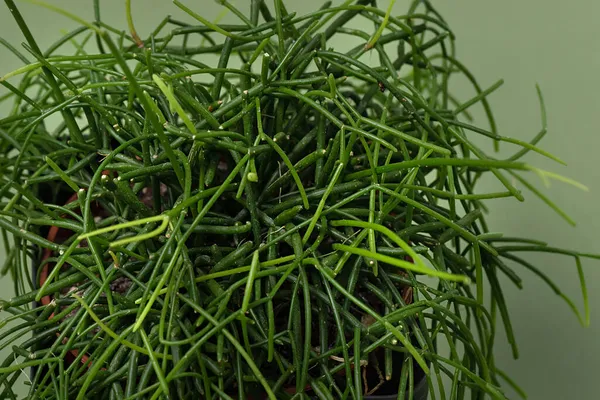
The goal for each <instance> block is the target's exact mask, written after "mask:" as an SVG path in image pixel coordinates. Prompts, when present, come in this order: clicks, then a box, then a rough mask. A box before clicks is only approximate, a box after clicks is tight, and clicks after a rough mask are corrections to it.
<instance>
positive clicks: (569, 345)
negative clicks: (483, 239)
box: [0, 0, 600, 400]
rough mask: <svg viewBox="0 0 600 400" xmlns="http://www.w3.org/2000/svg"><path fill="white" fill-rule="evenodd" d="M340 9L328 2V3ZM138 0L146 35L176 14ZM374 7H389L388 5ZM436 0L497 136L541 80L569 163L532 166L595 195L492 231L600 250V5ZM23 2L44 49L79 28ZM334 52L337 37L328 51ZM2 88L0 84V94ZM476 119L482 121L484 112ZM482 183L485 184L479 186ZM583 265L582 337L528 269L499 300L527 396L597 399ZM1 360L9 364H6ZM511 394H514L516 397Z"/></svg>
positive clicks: (80, 0)
mask: <svg viewBox="0 0 600 400" xmlns="http://www.w3.org/2000/svg"><path fill="white" fill-rule="evenodd" d="M49 1H50V2H51V3H52V4H55V5H59V6H61V7H64V8H67V9H68V10H69V11H71V12H73V13H75V14H77V15H79V16H81V17H83V18H85V19H87V20H91V19H92V15H93V12H92V6H91V4H92V2H91V0H89V1H88V0H86V1H84V0H55V1H52V0H49ZM232 2H233V1H232ZM340 2H341V1H339V0H338V1H334V4H336V3H340ZM133 3H134V19H135V23H136V28H137V30H138V33H139V34H140V36H142V37H145V36H146V35H147V33H148V32H149V31H150V29H151V28H153V27H154V26H155V25H156V24H157V23H158V21H159V20H161V19H162V18H163V17H164V16H165V15H166V14H172V15H173V16H176V17H178V18H183V16H182V13H181V12H180V11H179V10H178V9H177V8H176V7H174V6H173V5H172V4H171V2H170V1H168V0H137V1H133ZM185 3H186V4H188V5H189V6H190V7H191V8H192V9H195V10H196V11H198V12H200V13H202V15H203V16H205V17H206V18H208V19H214V18H215V17H216V16H217V15H218V14H219V12H220V10H221V8H220V6H219V5H218V4H216V2H214V1H212V0H188V1H186V2H185ZM235 3H236V4H237V5H239V6H241V5H244V4H247V3H248V1H247V0H237V1H235ZM284 3H285V4H286V6H287V7H288V9H289V10H290V11H294V10H295V11H297V12H298V13H305V12H308V11H311V10H313V9H314V8H315V7H317V6H320V5H321V4H322V3H323V2H322V1H319V0H302V1H296V0H294V1H291V0H284ZM380 3H381V5H382V6H385V5H387V1H385V0H384V1H381V0H380ZM407 3H408V2H406V1H398V2H397V4H396V10H397V11H398V12H400V11H404V10H405V9H406V7H407ZM432 3H433V4H434V5H436V6H437V7H438V8H439V10H440V11H441V12H442V15H443V16H444V17H445V19H446V20H447V22H448V23H449V24H450V27H451V28H452V30H453V31H454V32H455V34H456V36H457V44H458V56H459V59H461V60H462V61H463V62H464V63H465V64H466V65H468V66H469V67H470V68H471V70H472V71H473V73H474V74H475V76H476V77H477V78H478V79H479V82H480V83H481V85H482V87H488V86H490V85H491V84H493V83H494V82H495V81H496V80H497V79H498V78H504V80H505V84H504V86H503V87H502V88H501V89H500V90H499V91H497V92H496V93H494V94H493V95H492V97H491V98H490V101H491V103H492V106H493V109H494V110H495V115H496V118H497V121H498V125H499V128H500V129H499V130H500V133H501V134H503V135H506V136H514V137H516V138H519V139H522V140H530V139H531V138H532V137H533V136H534V135H535V134H536V133H537V132H538V131H539V127H540V122H539V121H540V120H539V107H538V104H537V97H536V92H535V84H536V83H539V84H540V86H541V88H542V90H543V93H544V96H545V100H546V106H547V109H548V120H549V134H548V136H547V138H546V139H545V140H544V141H543V142H542V146H541V147H542V148H544V149H545V150H548V151H550V152H552V153H554V154H556V155H558V156H559V157H561V158H562V159H563V160H565V161H566V162H567V163H568V164H569V167H568V168H564V167H561V166H559V165H557V164H551V163H549V162H547V161H546V160H543V159H541V158H538V157H535V156H530V157H529V158H528V159H527V161H528V162H530V163H535V165H537V166H540V167H542V168H548V169H550V170H552V171H554V172H558V173H561V174H564V175H567V176H570V177H573V178H576V179H577V180H578V181H580V182H583V183H585V184H586V185H588V186H589V187H590V192H583V191H579V190H577V189H573V188H572V187H570V186H567V185H564V184H561V183H559V182H556V183H553V185H552V187H551V188H549V189H544V192H545V193H547V194H549V195H550V196H551V197H552V198H553V199H554V200H555V201H556V203H558V204H559V205H560V206H561V207H563V209H564V210H565V211H567V213H568V214H569V215H570V216H572V217H573V218H574V219H575V220H576V221H577V222H578V227H577V228H572V227H571V226H569V225H568V224H567V223H566V222H564V221H563V220H562V219H560V218H559V217H558V216H557V215H556V214H554V213H553V212H552V211H551V210H550V209H548V208H547V207H546V206H545V205H544V204H543V203H541V202H540V201H538V200H537V199H536V198H534V197H533V196H532V195H531V194H530V193H525V194H526V199H527V200H526V202H525V203H519V202H518V201H516V200H514V199H506V200H494V201H493V203H491V214H490V215H489V216H488V221H489V223H490V228H491V230H492V231H501V232H505V233H506V234H510V235H516V236H527V237H529V236H530V237H535V238H538V239H541V240H545V241H548V242H549V243H551V244H554V245H557V246H561V247H568V248H573V249H576V250H581V251H589V252H598V253H600V246H598V244H597V243H598V232H600V218H598V217H597V209H596V206H595V205H596V204H599V203H600V179H598V176H599V173H598V168H597V163H596V156H597V154H598V148H599V145H600V135H599V132H598V129H597V126H598V122H597V117H598V116H599V115H600V100H599V98H598V97H599V91H600V74H599V73H598V71H600V44H599V42H598V39H597V38H598V35H599V34H600V24H598V23H597V16H598V15H600V2H598V1H593V0H570V1H558V0H528V1H518V0H504V1H495V2H492V1H482V0H457V1H450V0H432ZM18 5H19V7H20V9H21V11H22V13H23V15H24V17H25V19H26V20H27V22H28V23H29V25H30V27H31V28H32V31H33V34H34V36H35V38H36V39H37V40H38V42H39V44H40V47H42V49H43V48H45V47H46V46H48V45H49V44H50V43H52V42H53V41H54V40H56V39H57V38H58V37H59V36H60V35H61V30H64V29H67V30H69V29H72V28H73V27H74V26H75V23H74V22H72V21H70V20H67V19H66V18H64V17H61V16H58V15H56V14H53V13H50V12H48V11H46V10H44V9H40V8H38V7H36V6H32V5H30V4H25V3H23V2H18ZM102 17H103V19H104V20H108V19H110V20H111V23H112V25H113V26H118V27H120V28H122V29H126V22H125V13H124V1H120V0H104V1H102ZM226 20H227V18H226ZM367 28H369V29H372V28H370V27H369V26H367ZM0 36H1V37H2V38H4V39H6V40H7V41H8V42H10V43H12V44H13V45H15V46H17V47H19V48H20V46H19V45H20V43H21V42H23V37H22V35H21V33H20V31H19V30H18V28H17V26H16V24H15V23H14V22H13V20H12V17H11V15H10V13H9V12H8V10H7V8H6V7H5V5H4V4H0ZM338 40H339V39H338ZM335 44H336V42H335V41H333V43H330V45H333V46H335ZM20 66H21V63H20V61H19V60H18V59H16V57H14V56H13V55H12V54H10V53H9V52H8V51H7V50H6V49H4V48H3V47H1V46H0V75H4V74H5V73H7V72H9V71H11V70H13V69H15V68H18V67H20ZM456 90H457V92H458V93H459V94H460V95H461V98H462V99H463V100H464V99H467V98H469V97H470V96H472V90H471V89H470V88H469V86H468V85H466V84H464V85H462V84H459V85H457V87H456ZM5 91H6V89H4V88H2V87H0V95H2V94H4V93H5ZM6 113H7V108H6V107H5V106H3V105H2V106H0V118H2V117H3V116H4V115H6ZM476 115H478V116H481V114H480V113H479V114H476ZM505 147H506V146H505ZM538 183H539V182H538ZM484 185H491V184H490V183H485V182H484ZM538 187H541V184H540V185H538ZM484 189H486V188H482V189H481V190H482V191H483V190H484ZM3 259H4V255H3V254H0V261H4V260H3ZM528 259H529V260H531V261H534V262H535V263H536V265H537V266H539V267H540V268H541V269H542V270H543V271H545V272H546V273H547V274H549V275H550V276H551V277H552V278H553V279H554V280H555V281H556V282H557V283H559V284H560V286H561V288H562V289H563V290H564V291H565V292H566V293H567V294H569V295H572V296H573V297H575V298H576V299H579V298H580V295H579V293H580V292H579V289H578V279H577V275H576V271H575V267H574V264H573V262H572V260H570V259H568V258H563V257H560V256H557V257H546V256H539V255H532V256H530V257H528ZM584 266H585V270H586V273H587V277H588V290H589V296H590V303H591V306H592V323H591V326H590V327H589V328H586V329H584V328H582V327H581V326H579V325H578V323H577V319H576V317H575V316H574V315H573V314H572V313H571V312H570V310H569V309H568V307H567V306H566V305H565V304H564V303H563V302H562V300H561V299H560V298H559V297H558V296H556V295H555V294H554V293H553V292H552V291H551V290H550V289H549V288H548V287H547V286H545V285H544V283H543V282H541V281H539V280H538V279H536V278H535V277H533V276H532V275H531V274H530V273H528V272H527V271H522V274H521V275H522V277H523V280H524V286H525V288H524V290H522V291H519V290H518V289H517V288H515V287H513V286H512V285H511V284H510V282H505V283H506V294H505V295H506V298H507V302H508V305H509V308H510V311H511V313H512V321H513V326H514V329H515V332H516V336H517V341H518V344H519V347H520V352H521V357H520V359H519V360H517V361H514V360H512V357H511V353H510V350H509V347H508V346H507V344H506V340H505V338H504V335H502V334H501V333H500V334H499V338H498V340H497V342H498V343H497V363H498V364H499V365H500V366H501V367H502V368H503V369H504V370H505V371H506V372H508V373H509V374H510V375H511V376H512V377H514V378H515V379H516V381H517V382H518V383H519V384H520V385H521V386H522V387H523V388H524V389H525V391H526V392H527V393H528V394H529V398H530V399H533V400H537V399H583V400H587V399H597V398H598V394H597V390H596V387H597V386H596V382H595V379H597V376H598V375H599V373H600V366H599V363H598V360H600V343H599V341H598V338H599V337H600V295H599V294H598V289H600V269H599V267H600V265H599V264H598V263H594V262H591V261H590V262H586V263H585V265H584ZM518 271H519V272H521V270H519V269H518ZM11 293H12V284H11V282H10V279H9V278H8V277H3V278H0V297H2V298H6V297H10V296H11ZM4 316H5V315H2V317H4ZM0 358H1V359H4V356H3V355H2V357H0ZM594 393H596V394H594ZM509 397H510V398H515V396H514V394H513V393H512V392H509Z"/></svg>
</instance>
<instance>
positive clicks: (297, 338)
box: [0, 0, 597, 399]
mask: <svg viewBox="0 0 600 400" xmlns="http://www.w3.org/2000/svg"><path fill="white" fill-rule="evenodd" d="M5 3H6V5H7V9H8V10H9V11H10V12H11V13H12V15H13V16H14V18H15V21H16V22H17V23H18V25H19V27H20V29H21V30H22V32H23V35H24V37H25V39H26V43H25V45H24V50H17V49H16V48H13V47H11V48H10V49H11V51H13V53H15V55H16V56H18V57H20V58H21V59H22V60H23V61H24V63H25V64H24V65H23V67H21V68H19V69H17V70H15V71H12V72H9V73H7V74H5V75H4V76H3V77H2V78H0V83H2V85H3V86H4V87H5V88H6V89H7V91H5V92H4V94H2V97H0V99H1V101H4V102H9V103H10V104H11V105H12V111H11V112H10V114H8V115H3V116H1V118H0V134H1V138H0V147H1V152H2V153H1V154H2V158H1V160H2V161H1V163H0V166H1V174H2V185H1V188H0V193H1V195H2V196H1V199H2V200H1V201H2V211H1V213H0V214H1V215H0V228H1V230H2V236H3V241H4V246H5V248H6V251H7V255H6V260H5V262H4V263H3V267H2V273H4V274H10V275H11V278H12V279H13V281H14V283H15V289H16V292H17V295H16V296H15V297H13V298H11V299H4V300H3V301H2V303H1V308H2V310H3V311H4V312H7V313H10V314H11V316H10V317H8V318H6V319H5V320H4V322H3V323H2V324H3V326H5V325H6V323H7V322H9V321H19V322H18V324H17V325H15V326H13V327H11V328H7V327H3V328H2V330H1V331H0V346H1V347H2V348H3V349H5V348H10V349H11V350H12V353H11V354H10V355H9V356H8V357H7V358H6V359H5V360H0V361H1V362H2V363H1V364H0V392H1V393H2V397H3V398H15V397H16V395H15V393H14V391H15V382H16V381H17V380H18V379H19V377H20V376H22V374H23V373H26V371H27V369H28V368H31V375H30V377H29V382H28V384H29V385H30V389H29V396H31V397H35V398H63V399H64V398H77V399H87V398H110V399H122V398H128V399H134V398H150V399H156V398H181V399H186V398H190V399H197V398H206V399H230V398H239V399H246V398H249V399H250V398H251V399H264V398H269V399H286V398H290V399H291V398H295V399H300V398H319V399H333V398H340V399H341V398H347V399H357V398H371V399H392V398H393V399H404V398H414V399H425V398H427V396H428V392H429V393H431V394H433V393H439V394H440V396H441V398H451V399H463V398H466V397H467V396H471V397H472V398H484V397H486V396H487V397H491V398H494V399H503V398H505V396H504V394H503V389H502V388H503V387H505V386H506V385H510V386H514V387H515V388H517V390H518V387H517V386H516V384H515V383H513V382H512V380H511V379H510V378H509V377H508V376H507V375H506V374H505V373H504V372H502V371H500V370H499V369H498V368H497V366H496V365H495V363H494V352H493V345H494V341H495V336H496V333H497V332H498V330H505V331H506V334H507V337H508V340H509V341H510V343H511V345H512V347H513V353H514V355H515V357H516V356H517V355H518V352H517V345H516V341H515V338H514V335H513V333H512V329H511V324H510V312H509V310H508V309H507V307H506V303H505V301H504V297H503V285H502V284H501V283H500V278H501V277H502V278H508V279H509V280H510V281H512V283H514V284H516V285H517V286H519V285H520V279H519V276H518V270H517V269H516V268H521V267H524V268H526V269H528V270H530V271H532V272H534V273H535V274H537V275H538V276H539V277H540V278H541V279H543V280H545V281H546V282H547V283H548V284H549V286H550V288H551V289H553V290H554V291H555V292H556V293H557V294H558V295H560V296H562V297H563V298H564V299H565V300H566V302H567V303H568V305H569V306H570V307H571V308H572V309H573V310H574V312H575V313H576V315H577V316H578V317H579V319H580V321H581V323H582V324H584V325H586V324H587V323H588V319H589V313H588V304H587V295H586V290H585V280H584V276H583V271H582V267H581V262H580V260H581V258H584V257H593V258H596V257H597V256H594V255H590V254H584V253H578V252H573V251H567V250H562V249H557V248H555V247H551V246H550V245H547V244H546V243H543V242H540V241H537V240H535V239H531V238H517V237H506V236H503V235H502V234H500V233H497V232H495V231H493V230H492V229H490V228H489V227H488V226H487V224H486V222H485V217H484V211H486V209H487V205H488V204H490V203H491V200H493V199H497V198H504V197H514V198H515V199H516V200H519V201H522V200H523V198H524V196H523V194H522V193H521V191H520V190H519V189H518V187H523V188H526V189H528V190H529V191H530V192H531V193H533V194H534V195H536V196H537V197H539V198H540V199H541V200H542V201H544V202H545V203H547V204H548V205H549V206H550V207H552V208H554V209H555V210H556V211H557V212H558V213H559V214H560V215H561V216H562V217H564V218H565V219H567V221H569V222H572V221H571V220H570V219H569V217H568V216H567V215H566V214H565V213H564V212H563V211H562V210H560V209H559V208H558V206H556V205H555V204H554V203H552V202H551V200H550V199H548V198H547V197H546V196H545V195H544V194H543V192H542V191H540V190H538V189H536V187H535V186H534V185H533V184H532V183H530V180H529V177H530V176H533V177H535V176H536V175H537V176H539V177H541V178H542V179H543V180H548V179H552V178H556V179H559V180H562V181H565V182H566V183H571V184H575V185H578V184H577V183H576V182H573V181H571V180H569V179H567V178H564V177H562V176H559V175H557V174H554V173H551V172H547V171H544V170H541V169H538V168H536V167H534V166H531V165H529V164H527V163H525V162H523V161H522V157H523V156H524V155H525V154H526V153H528V152H530V151H532V152H537V153H539V154H541V155H543V156H546V157H548V158H551V159H553V160H555V161H558V162H561V161H560V159H558V158H557V157H556V156H554V155H552V154H549V153H547V152H546V151H544V150H542V149H540V148H539V147H538V146H537V144H538V142H539V141H540V139H541V138H542V137H543V136H544V134H545V133H546V119H545V111H544V107H543V102H542V97H541V94H540V104H541V109H542V129H541V131H540V133H539V134H538V135H537V136H535V137H534V138H533V139H532V140H531V141H530V142H527V141H526V140H524V139H516V138H510V137H506V136H502V135H500V134H499V133H498V132H497V129H496V126H495V123H494V119H493V114H492V112H491V109H490V106H489V104H488V102H487V100H486V99H487V96H488V95H490V94H491V93H492V92H493V91H494V90H496V89H497V88H498V87H499V86H500V85H501V81H500V82H498V83H496V84H494V85H492V86H490V87H489V88H482V87H480V85H479V84H478V83H477V81H476V79H475V78H474V77H473V76H472V74H471V73H470V72H469V70H468V69H467V67H466V66H464V65H463V64H462V63H461V62H460V61H459V60H457V59H456V57H455V52H454V45H455V43H454V40H455V38H454V35H453V34H452V31H451V30H450V28H449V27H448V26H447V24H446V22H445V21H444V20H443V18H442V17H441V16H440V15H439V14H438V13H437V11H436V10H435V9H434V8H433V7H432V5H431V4H430V3H429V2H427V1H425V2H422V1H415V2H414V3H413V4H412V5H411V7H410V8H409V10H408V11H407V12H406V14H404V15H400V16H395V15H393V14H392V12H391V10H392V6H393V3H394V2H393V1H391V2H390V5H389V7H388V8H387V9H380V8H377V6H376V5H375V2H374V1H372V0H357V1H346V2H344V3H343V4H342V5H339V6H332V4H331V3H330V2H327V3H325V4H324V5H323V7H322V8H320V9H318V10H315V11H314V12H312V13H310V14H307V15H297V14H295V13H293V12H291V10H288V8H287V7H289V2H283V1H281V0H275V1H274V2H272V3H273V4H271V3H270V2H265V1H262V0H252V1H251V2H250V7H249V11H241V10H239V9H237V8H235V7H234V5H232V4H231V3H230V2H228V1H227V0H221V1H220V3H221V4H222V5H223V7H225V8H227V9H228V10H229V12H231V13H232V14H233V15H235V16H236V18H237V19H238V22H237V23H236V24H219V23H215V22H211V21H208V20H206V19H205V18H204V17H203V16H202V13H201V10H198V9H194V7H193V6H191V5H186V3H185V2H183V1H179V0H175V1H174V4H175V6H174V11H175V10H179V11H181V12H183V13H184V14H186V15H187V17H188V18H189V19H190V20H193V21H194V22H193V23H188V22H183V21H181V20H179V19H176V18H173V17H171V16H165V18H164V20H163V21H162V22H161V23H160V24H159V26H158V27H157V28H156V29H155V30H154V31H153V32H151V33H149V34H148V35H146V36H140V35H139V34H138V33H136V30H135V28H134V22H133V20H134V19H133V17H132V15H131V10H130V1H129V0H127V1H126V2H125V10H124V12H125V13H126V15H127V21H128V24H129V26H128V29H127V31H122V30H121V28H120V27H114V26H112V25H110V24H109V21H105V20H102V19H101V18H100V4H99V3H100V2H99V1H98V0H95V1H94V2H93V5H94V10H95V16H96V18H95V20H94V21H85V20H83V19H81V18H79V17H77V16H75V15H72V14H71V13H69V11H67V10H62V9H59V8H57V7H56V6H54V5H52V4H50V3H43V2H41V1H35V3H38V4H40V5H41V6H43V7H45V8H46V9H49V10H50V11H52V12H58V13H61V14H63V15H65V16H67V17H70V18H72V19H74V20H76V21H78V22H79V23H80V24H81V26H80V27H79V28H77V29H75V30H74V31H72V32H70V33H68V34H66V35H65V36H64V37H62V38H61V39H60V40H59V41H58V42H56V43H55V44H54V45H52V46H50V48H48V49H46V50H42V49H40V48H39V47H38V45H37V43H36V41H35V38H34V37H33V36H32V34H31V33H30V31H29V28H28V27H27V23H26V21H25V20H24V18H23V16H22V15H21V14H20V12H19V8H18V7H17V5H16V4H15V3H14V2H13V0H5ZM190 4H191V3H190ZM359 18H363V19H367V20H368V21H371V22H372V23H373V29H372V30H369V31H363V30H360V29H357V27H356V24H354V23H353V21H355V20H356V19H359ZM334 36H343V37H347V38H348V39H349V40H350V39H351V40H353V41H354V42H356V43H358V45H357V46H355V47H351V48H350V49H346V50H344V51H340V50H339V49H336V48H332V47H331V44H330V42H331V40H332V37H334ZM67 43H70V44H74V45H75V48H76V51H75V52H70V53H65V52H64V51H63V46H64V45H65V44H67ZM206 54H216V55H218V57H219V58H218V62H217V64H216V65H210V64H206V63H205V62H204V61H203V59H205V58H203V55H206ZM457 76H458V77H463V78H464V77H466V78H467V79H469V80H470V81H471V83H472V84H473V87H474V89H475V94H474V96H473V97H472V98H470V99H457V98H456V97H455V96H454V95H453V94H452V92H451V91H450V89H449V87H450V86H449V83H450V82H452V81H453V80H454V79H456V77H457ZM19 78H20V81H19V80H18V79H19ZM479 105H481V106H483V108H484V109H485V112H486V115H487V117H488V120H489V121H488V122H489V128H487V127H482V126H481V125H476V124H475V123H473V122H472V119H471V115H470V113H469V109H470V108H471V107H473V106H479ZM476 138H477V139H476ZM479 138H487V139H489V141H490V144H492V145H493V146H494V147H495V148H496V149H497V148H498V146H499V145H500V144H502V142H507V143H509V144H512V145H516V146H517V148H518V150H517V151H516V152H515V153H514V155H512V156H511V157H508V158H505V159H502V158H497V157H493V156H491V155H489V154H488V153H489V151H487V150H484V149H483V148H482V147H481V140H479ZM532 173H533V174H532ZM484 175H492V176H493V177H495V179H497V181H498V182H499V183H500V184H501V185H502V189H501V190H499V191H498V192H494V193H484V192H481V191H480V190H478V186H477V183H478V181H479V180H480V179H481V177H482V176H484ZM527 251H528V252H549V253H557V252H558V253H563V254H569V255H571V256H572V257H573V258H574V260H575V264H576V269H577V273H578V275H579V278H580V280H581V287H582V294H583V300H584V313H583V315H581V313H580V312H579V310H578V308H577V307H576V306H575V304H574V302H573V301H572V300H571V299H570V298H568V297H567V296H566V295H565V294H563V293H562V292H561V291H560V289H559V288H558V287H557V286H556V285H555V284H554V283H553V282H552V281H551V280H550V278H549V277H547V276H546V275H545V274H544V272H543V269H542V268H539V267H537V266H535V265H533V264H531V263H529V262H528V261H526V260H525V259H523V258H521V256H520V254H521V253H522V252H527ZM31 266H33V273H32V269H31ZM20 338H22V339H23V340H22V341H21V342H19V341H18V339H20ZM439 340H441V341H443V342H447V343H448V348H449V351H448V352H447V353H446V352H442V351H440V350H439V347H438V341H439ZM444 377H448V378H449V382H450V383H449V384H447V385H444V382H443V380H444ZM432 398H433V396H432Z"/></svg>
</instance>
